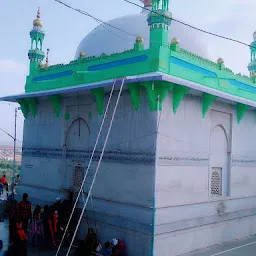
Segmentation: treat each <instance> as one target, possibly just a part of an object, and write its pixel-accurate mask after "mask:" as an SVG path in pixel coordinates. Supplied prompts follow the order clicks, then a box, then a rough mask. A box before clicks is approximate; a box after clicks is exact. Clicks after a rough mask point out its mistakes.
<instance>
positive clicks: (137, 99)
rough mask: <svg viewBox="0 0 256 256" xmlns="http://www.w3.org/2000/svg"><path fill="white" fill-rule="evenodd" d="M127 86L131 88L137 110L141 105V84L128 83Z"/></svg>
mask: <svg viewBox="0 0 256 256" xmlns="http://www.w3.org/2000/svg"><path fill="white" fill-rule="evenodd" d="M127 87H128V88H129V92H130V97H131V101H132V105H133V107H134V108H135V110H138V109H139V107H140V90H141V88H140V84H139V83H133V84H128V85H127Z"/></svg>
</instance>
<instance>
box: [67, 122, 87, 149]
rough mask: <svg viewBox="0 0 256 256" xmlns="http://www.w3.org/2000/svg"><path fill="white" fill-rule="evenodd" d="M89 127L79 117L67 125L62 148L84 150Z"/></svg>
mask: <svg viewBox="0 0 256 256" xmlns="http://www.w3.org/2000/svg"><path fill="white" fill-rule="evenodd" d="M89 135H90V127H89V125H88V124H87V122H86V121H85V120H84V119H83V118H81V117H79V118H76V119H75V120H73V121H72V123H71V124H70V125H69V127H68V129H67V132H66V136H65V143H64V146H66V147H67V148H85V147H86V146H87V145H88V141H89Z"/></svg>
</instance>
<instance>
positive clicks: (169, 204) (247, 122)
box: [154, 95, 256, 255]
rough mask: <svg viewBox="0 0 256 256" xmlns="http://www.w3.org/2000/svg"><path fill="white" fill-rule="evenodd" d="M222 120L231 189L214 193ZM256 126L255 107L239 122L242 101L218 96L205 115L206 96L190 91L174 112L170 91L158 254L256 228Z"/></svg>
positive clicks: (159, 180) (162, 148)
mask: <svg viewBox="0 0 256 256" xmlns="http://www.w3.org/2000/svg"><path fill="white" fill-rule="evenodd" d="M213 111H214V113H213ZM216 113H217V114H216ZM216 125H220V126H221V127H223V129H224V130H225V133H226V137H227V144H228V150H227V151H228V154H227V160H228V166H227V168H228V173H227V180H225V182H226V183H227V190H229V191H228V193H227V194H226V195H224V196H221V197H217V198H216V197H215V198H213V197H211V196H210V166H211V165H213V166H214V163H213V162H215V164H216V159H215V160H213V159H214V156H213V155H212V154H211V145H212V144H210V143H212V142H211V140H210V135H211V133H212V130H213V128H214V127H215V126H216ZM255 128H256V118H255V111H248V112H247V113H245V116H244V118H243V119H242V120H241V123H240V124H237V119H236V106H235V105H229V104H226V103H222V102H219V101H216V102H214V103H213V104H212V106H211V108H210V110H209V111H208V113H207V114H206V116H205V118H204V119H203V118H202V109H201V98H198V97H195V96H191V95H188V96H186V97H185V98H184V99H183V101H182V102H181V105H180V107H179V109H178V111H177V113H176V115H174V114H173V112H172V99H171V97H169V96H168V98H167V99H166V100H165V102H164V105H163V111H162V114H161V119H160V126H159V135H158V140H157V155H158V163H157V169H156V185H155V201H156V213H155V246H154V248H155V255H180V254H182V253H186V252H189V251H192V250H196V249H199V248H204V247H207V246H211V245H214V244H219V243H222V242H227V241H231V240H232V239H236V238H242V237H245V236H248V235H251V234H254V233H255V220H256V218H255V216H254V214H255V213H254V212H255V207H256V204H255V198H256V187H255V185H254V184H255V181H256V174H255V173H254V171H253V170H254V169H255V164H256V161H255V160H256V158H255V156H254V152H255V149H256V147H255V145H256V143H255V142H256V137H255V135H254V133H255ZM215 158H216V157H215ZM218 158H219V157H218ZM217 162H218V161H217ZM222 162H223V161H222ZM219 211H221V213H220V212H219ZM222 213H224V214H222ZM240 229H241V232H239V231H240Z"/></svg>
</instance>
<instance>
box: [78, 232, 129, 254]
mask: <svg viewBox="0 0 256 256" xmlns="http://www.w3.org/2000/svg"><path fill="white" fill-rule="evenodd" d="M94 255H103V256H124V255H125V244H124V242H123V241H122V240H120V239H117V238H113V239H112V242H111V243H110V242H105V244H104V248H102V245H101V244H100V243H99V240H98V237H97V234H96V233H95V232H94V231H93V229H92V228H89V229H88V233H87V235H86V238H85V240H81V241H80V242H79V244H78V249H77V251H76V256H94Z"/></svg>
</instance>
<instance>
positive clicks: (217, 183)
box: [211, 168, 222, 196]
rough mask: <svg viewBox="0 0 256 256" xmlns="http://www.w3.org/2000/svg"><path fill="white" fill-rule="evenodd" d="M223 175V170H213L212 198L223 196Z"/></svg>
mask: <svg viewBox="0 0 256 256" xmlns="http://www.w3.org/2000/svg"><path fill="white" fill-rule="evenodd" d="M221 173H222V168H212V175H211V195H212V196H221V195H222V189H221V187H222V182H221Z"/></svg>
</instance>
